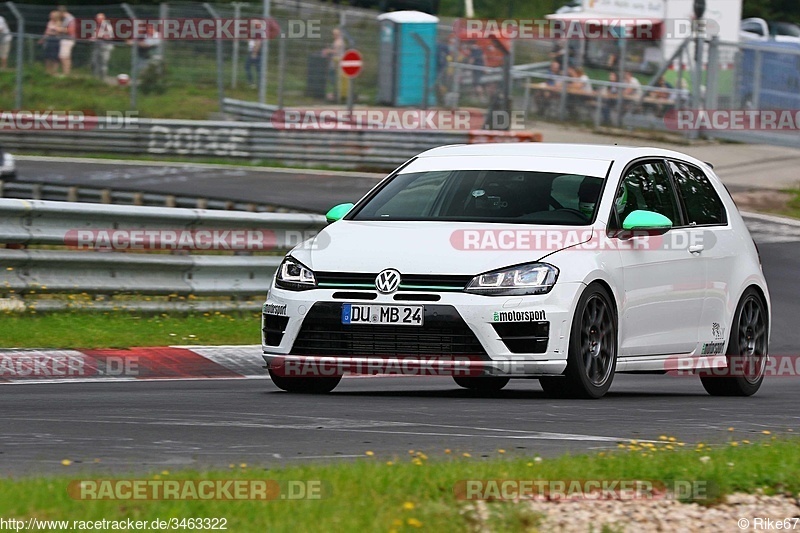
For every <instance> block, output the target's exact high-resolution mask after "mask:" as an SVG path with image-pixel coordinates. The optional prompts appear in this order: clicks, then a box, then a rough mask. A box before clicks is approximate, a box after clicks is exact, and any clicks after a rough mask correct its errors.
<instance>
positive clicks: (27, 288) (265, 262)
mask: <svg viewBox="0 0 800 533" xmlns="http://www.w3.org/2000/svg"><path fill="white" fill-rule="evenodd" d="M324 225H325V219H324V217H321V216H318V215H305V214H288V213H287V214H277V213H248V212H234V211H213V210H204V209H182V208H165V207H130V206H118V205H100V204H80V203H70V202H49V201H36V200H33V201H27V200H9V199H0V243H4V244H6V245H7V247H6V248H5V249H0V265H2V267H3V268H2V269H0V294H3V293H5V294H22V295H24V294H26V293H30V292H34V291H35V292H36V293H38V294H41V293H88V294H105V295H114V294H150V295H204V296H206V295H208V296H210V295H226V296H232V297H236V298H239V297H247V296H252V295H263V294H264V293H265V292H266V290H267V287H268V286H269V282H270V279H271V277H272V275H273V273H274V272H275V268H276V267H277V266H278V264H279V263H280V261H281V255H282V254H279V255H253V254H252V253H250V252H245V253H247V254H248V255H242V253H241V252H236V253H235V255H231V254H230V253H229V254H227V255H223V252H215V253H216V254H217V255H213V254H209V253H207V252H201V253H197V254H195V253H192V254H188V253H186V252H185V251H181V252H180V254H179V255H176V254H170V253H136V252H124V251H122V252H121V251H114V250H113V249H111V250H104V249H90V250H84V249H77V246H75V244H74V242H73V241H74V236H75V235H76V234H77V232H78V231H79V230H88V231H89V232H98V231H103V230H105V231H119V230H122V231H127V230H131V231H135V230H147V231H151V232H153V231H156V232H157V231H162V232H163V231H173V232H186V231H188V232H197V231H200V230H206V231H212V230H214V231H217V232H225V231H234V230H247V231H260V232H262V234H266V235H267V237H268V238H267V239H266V242H267V243H268V245H267V248H266V250H267V251H275V252H283V251H285V250H287V249H289V248H291V247H293V246H294V245H296V244H298V243H299V242H301V241H302V240H304V238H307V237H309V236H310V235H313V234H315V233H316V232H318V231H319V230H320V229H321V228H322V227H324ZM70 236H72V237H70ZM9 245H10V247H9ZM31 245H48V246H58V247H65V248H63V249H62V248H59V249H29V248H27V247H28V246H31ZM70 245H72V249H70V248H69V247H70Z"/></svg>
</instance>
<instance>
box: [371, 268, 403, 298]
mask: <svg viewBox="0 0 800 533" xmlns="http://www.w3.org/2000/svg"><path fill="white" fill-rule="evenodd" d="M399 286H400V272H398V271H397V270H395V269H393V268H387V269H386V270H384V271H382V272H381V273H380V274H378V277H377V278H375V288H376V289H378V292H382V293H383V294H389V293H392V292H394V291H396V290H397V288H398V287H399Z"/></svg>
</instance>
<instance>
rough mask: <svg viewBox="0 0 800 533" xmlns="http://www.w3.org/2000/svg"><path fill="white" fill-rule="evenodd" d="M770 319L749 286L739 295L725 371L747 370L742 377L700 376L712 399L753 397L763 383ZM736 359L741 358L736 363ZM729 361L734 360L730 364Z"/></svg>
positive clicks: (756, 293) (762, 304) (761, 302)
mask: <svg viewBox="0 0 800 533" xmlns="http://www.w3.org/2000/svg"><path fill="white" fill-rule="evenodd" d="M768 331H769V316H768V315H767V310H766V305H765V304H764V302H763V301H762V299H761V297H760V296H759V294H758V292H756V290H755V289H753V288H752V287H750V288H749V289H747V290H746V291H745V292H744V294H743V295H742V298H741V300H739V304H738V305H737V306H736V313H735V314H734V315H733V325H732V326H731V332H730V337H729V338H728V350H727V351H726V356H727V359H728V368H729V369H730V368H742V369H744V370H748V371H747V372H745V373H744V374H743V375H737V376H728V375H726V376H724V377H720V376H715V375H713V374H710V375H703V374H702V373H701V374H700V381H701V382H702V383H703V388H704V389H706V392H708V393H709V394H710V395H711V396H752V395H753V394H755V393H756V392H757V391H758V389H759V388H761V383H763V381H764V368H765V363H766V359H767V353H768V348H769V347H768V342H767V332H768ZM736 358H742V359H740V360H738V361H737V360H736ZM732 361H735V362H734V363H732Z"/></svg>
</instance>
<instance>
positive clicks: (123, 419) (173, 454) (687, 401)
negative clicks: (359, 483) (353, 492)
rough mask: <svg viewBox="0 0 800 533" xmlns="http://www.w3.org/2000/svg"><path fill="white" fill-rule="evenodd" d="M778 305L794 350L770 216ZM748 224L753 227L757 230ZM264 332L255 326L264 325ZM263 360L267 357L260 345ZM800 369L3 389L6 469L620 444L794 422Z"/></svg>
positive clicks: (784, 347)
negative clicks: (286, 386) (565, 387)
mask: <svg viewBox="0 0 800 533" xmlns="http://www.w3.org/2000/svg"><path fill="white" fill-rule="evenodd" d="M19 174H20V179H21V180H23V181H42V182H47V183H60V184H69V185H85V186H92V187H113V188H116V189H130V190H147V191H150V192H162V193H165V194H185V193H186V190H187V189H190V190H191V191H192V194H196V195H198V196H208V197H224V198H229V199H235V200H243V201H254V202H265V203H273V204H282V205H286V206H291V207H296V208H304V209H308V210H313V211H318V212H323V211H325V210H326V209H327V208H328V207H329V206H330V205H332V204H336V203H339V202H345V201H351V200H354V199H357V198H358V197H360V196H361V195H362V194H363V193H364V192H365V191H366V190H368V189H369V188H370V187H371V186H372V185H374V183H375V182H376V176H370V175H366V174H364V175H358V176H351V175H344V174H341V173H321V172H317V171H299V172H298V171H292V172H284V171H282V170H280V171H278V170H274V169H273V170H256V169H247V168H230V167H227V168H225V167H222V168H214V167H203V166H196V165H188V164H187V165H178V164H175V165H161V164H153V163H146V164H133V165H120V164H118V163H106V162H102V163H81V162H53V161H31V160H25V161H20V162H19ZM760 225H761V227H762V228H763V229H764V233H763V234H761V233H759V232H758V231H756V232H754V237H755V238H756V240H757V241H758V242H759V243H760V244H759V246H760V249H761V254H762V258H763V262H764V270H765V273H766V276H767V281H768V282H769V286H770V290H771V294H772V301H773V327H772V342H771V347H770V348H771V353H772V354H780V355H790V354H797V353H798V346H800V327H798V324H800V318H798V317H800V284H798V283H797V277H798V273H799V272H800V231H798V230H797V229H792V230H791V231H789V230H787V231H788V233H789V234H790V235H789V236H788V237H786V236H782V235H781V232H780V231H777V232H775V231H773V230H772V229H771V228H770V223H769V222H762V223H760ZM751 231H752V230H751ZM255 327H258V326H257V325H255ZM253 357H254V358H259V354H258V353H254V354H253ZM799 387H800V378H797V377H774V378H768V379H767V380H766V382H765V384H764V385H763V387H762V389H761V391H759V393H758V394H757V395H756V396H754V397H752V398H712V397H710V396H708V395H707V394H706V393H705V391H704V390H703V388H702V386H701V385H700V382H699V380H698V379H696V378H690V377H670V376H633V375H619V376H617V377H616V379H615V381H614V384H613V386H612V388H611V391H610V392H609V394H608V395H607V396H606V397H605V398H603V399H602V400H597V401H586V400H554V399H549V398H546V397H545V396H544V394H543V393H542V391H541V389H540V387H539V385H538V382H537V381H535V380H514V381H512V382H511V383H510V384H509V385H508V386H507V387H506V389H504V390H503V391H501V392H500V393H498V394H495V395H479V394H475V393H472V392H469V391H466V390H463V389H460V388H459V387H457V386H456V385H455V384H454V383H453V382H452V380H451V379H449V378H404V377H394V378H373V379H366V378H351V379H345V380H343V381H342V383H341V384H340V385H339V387H338V388H337V389H336V390H335V391H334V393H332V394H331V395H328V396H326V397H324V398H322V397H318V396H307V395H292V394H287V393H283V392H280V391H278V390H277V389H276V388H275V387H274V386H273V385H272V384H271V383H270V382H269V381H268V380H261V379H233V380H201V381H188V380H184V381H162V382H152V381H150V382H116V383H62V384H19V385H7V386H3V387H0V394H2V402H1V403H0V405H2V409H1V410H0V473H3V474H24V473H34V472H59V471H62V472H63V468H64V467H63V466H61V461H62V460H63V459H67V458H68V459H70V460H72V461H74V466H75V467H77V468H78V469H81V470H85V471H106V470H108V471H115V472H143V471H152V470H156V469H158V470H160V469H164V468H170V469H175V468H181V467H190V468H201V467H205V466H221V467H227V466H228V465H229V464H231V463H234V464H239V463H241V462H246V463H248V464H250V465H263V466H267V467H271V466H277V465H281V464H285V463H289V462H294V461H325V462H328V461H332V460H352V459H354V458H357V457H364V453H365V452H366V451H367V450H371V451H373V452H375V454H376V456H377V458H379V459H385V458H390V457H394V456H405V455H407V454H408V450H422V451H424V452H425V453H427V454H428V455H431V456H437V455H442V454H443V453H444V450H445V449H448V448H449V449H451V450H452V451H453V453H463V452H469V453H470V454H471V455H472V457H473V458H475V459H479V458H481V457H484V456H489V457H491V456H497V453H498V452H497V450H498V449H505V450H506V452H507V455H513V454H525V455H532V454H541V455H544V456H548V455H557V454H561V453H563V452H564V451H567V450H571V451H587V450H597V449H604V448H613V447H615V446H616V444H617V442H618V441H620V440H623V439H657V438H658V436H659V435H664V434H666V435H672V436H675V437H677V438H678V439H680V440H682V441H685V442H687V443H694V442H699V441H703V442H719V441H724V440H726V439H728V438H729V437H730V435H731V433H730V432H729V431H728V428H729V427H734V428H735V431H734V435H736V436H738V437H740V438H751V440H752V439H756V438H758V437H760V436H762V435H761V432H762V431H764V430H769V431H772V432H773V433H787V432H789V431H790V430H793V431H794V432H795V433H800V410H798V409H797V400H798V390H800V389H799Z"/></svg>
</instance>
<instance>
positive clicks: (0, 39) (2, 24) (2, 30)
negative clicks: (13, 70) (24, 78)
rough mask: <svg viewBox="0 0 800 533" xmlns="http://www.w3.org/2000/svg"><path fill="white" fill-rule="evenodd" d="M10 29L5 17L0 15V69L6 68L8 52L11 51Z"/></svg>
mask: <svg viewBox="0 0 800 533" xmlns="http://www.w3.org/2000/svg"><path fill="white" fill-rule="evenodd" d="M11 39H12V36H11V30H10V29H9V28H8V23H7V22H6V19H5V18H4V17H3V16H2V15H0V70H6V69H7V68H8V53H9V52H10V51H11Z"/></svg>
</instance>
